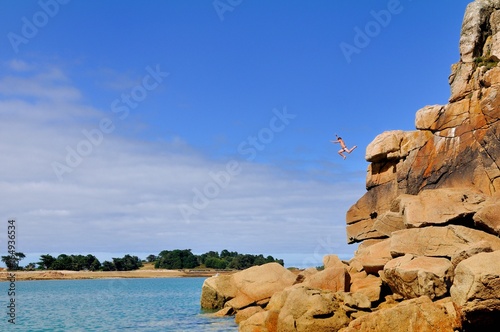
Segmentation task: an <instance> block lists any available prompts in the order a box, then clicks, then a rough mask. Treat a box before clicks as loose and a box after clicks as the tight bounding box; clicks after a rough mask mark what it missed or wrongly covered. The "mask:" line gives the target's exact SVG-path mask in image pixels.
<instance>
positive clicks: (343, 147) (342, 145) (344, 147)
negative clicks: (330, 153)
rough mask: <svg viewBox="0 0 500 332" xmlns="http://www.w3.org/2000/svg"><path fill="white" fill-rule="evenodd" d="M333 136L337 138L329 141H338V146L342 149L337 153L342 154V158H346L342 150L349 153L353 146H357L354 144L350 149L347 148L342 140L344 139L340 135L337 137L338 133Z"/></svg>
mask: <svg viewBox="0 0 500 332" xmlns="http://www.w3.org/2000/svg"><path fill="white" fill-rule="evenodd" d="M335 136H336V137H337V140H336V141H330V142H332V143H339V144H340V147H341V148H342V149H340V150H339V152H338V153H339V155H341V156H342V158H344V159H345V158H346V156H345V155H344V154H343V153H342V152H347V153H349V154H350V153H351V152H352V151H353V150H354V149H355V148H357V147H358V146H357V145H355V146H353V147H352V148H351V149H348V148H347V146H346V145H345V142H344V140H343V139H342V137H339V136H338V135H335Z"/></svg>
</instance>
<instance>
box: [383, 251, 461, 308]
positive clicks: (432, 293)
mask: <svg viewBox="0 0 500 332" xmlns="http://www.w3.org/2000/svg"><path fill="white" fill-rule="evenodd" d="M452 273H453V270H452V265H451V262H450V261H449V260H448V259H446V258H437V257H425V256H420V257H416V256H413V255H411V254H407V255H405V256H401V257H398V258H395V259H393V260H391V261H390V262H388V263H387V264H386V265H385V267H384V273H383V276H384V278H383V279H384V281H385V282H386V283H387V284H388V285H389V287H390V288H391V290H392V291H393V292H394V293H398V294H400V295H402V296H403V297H404V298H406V299H411V298H416V297H420V296H423V295H426V296H428V297H429V298H431V299H435V298H441V297H444V296H446V295H447V294H448V290H449V287H450V286H451V279H452Z"/></svg>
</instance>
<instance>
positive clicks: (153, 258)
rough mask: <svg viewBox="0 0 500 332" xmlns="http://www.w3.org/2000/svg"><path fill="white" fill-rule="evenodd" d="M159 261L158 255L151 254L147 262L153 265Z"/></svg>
mask: <svg viewBox="0 0 500 332" xmlns="http://www.w3.org/2000/svg"><path fill="white" fill-rule="evenodd" d="M157 259H158V257H157V256H156V255H153V254H151V255H149V256H148V257H146V261H147V262H148V263H153V262H155V261H156V260H157Z"/></svg>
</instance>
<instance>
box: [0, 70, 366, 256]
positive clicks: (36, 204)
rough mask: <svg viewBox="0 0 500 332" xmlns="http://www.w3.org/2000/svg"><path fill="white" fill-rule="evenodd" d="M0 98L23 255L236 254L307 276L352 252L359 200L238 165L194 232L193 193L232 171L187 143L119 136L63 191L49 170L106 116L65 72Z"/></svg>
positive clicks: (13, 82)
mask: <svg viewBox="0 0 500 332" xmlns="http://www.w3.org/2000/svg"><path fill="white" fill-rule="evenodd" d="M17 65H18V66H19V67H21V65H20V64H17ZM25 66H29V65H28V64H26V65H25ZM0 95H3V96H4V97H5V98H4V99H3V101H1V102H0V154H1V155H2V157H3V158H2V160H3V161H2V163H1V164H0V172H1V174H2V180H0V200H1V201H2V206H3V209H2V214H1V218H2V219H4V220H7V219H9V218H16V219H17V221H18V242H19V250H20V251H23V252H25V253H28V254H29V253H30V252H35V253H39V252H50V253H75V252H81V253H96V252H108V253H118V252H130V253H134V252H145V253H153V254H157V253H158V252H159V251H161V250H163V249H175V248H180V249H183V248H190V249H192V250H193V251H194V252H198V253H202V252H205V251H208V250H222V249H225V248H227V249H229V250H233V251H234V250H236V251H239V252H248V253H263V254H272V255H274V256H275V257H280V254H283V255H286V256H287V257H295V258H294V259H295V260H296V262H295V264H294V265H300V264H302V263H304V264H315V263H314V262H316V261H318V259H317V258H318V257H319V255H320V254H321V255H324V254H328V253H331V252H332V250H335V251H336V252H335V253H337V254H339V255H344V256H350V255H351V252H352V251H353V250H354V249H353V248H351V247H348V246H347V245H345V243H346V239H345V224H344V219H345V211H346V210H347V208H348V207H349V206H350V205H351V204H353V203H354V202H355V201H356V199H357V198H359V197H360V196H361V195H362V190H360V189H359V188H357V187H356V188H354V187H352V185H350V184H349V183H337V184H331V183H326V182H319V181H315V180H312V179H311V180H307V179H303V178H302V179H300V180H299V179H297V178H295V175H294V174H293V173H291V172H290V173H288V172H287V171H284V170H282V169H279V168H278V167H276V166H264V165H258V164H255V163H250V162H246V161H239V166H240V167H241V172H240V173H239V174H237V175H234V176H232V177H231V180H230V182H229V184H228V185H227V186H224V188H221V187H219V190H218V193H217V195H215V196H216V197H213V198H211V199H210V200H209V204H208V205H207V206H206V207H204V208H202V209H198V210H197V211H198V212H197V214H195V215H193V216H192V217H191V218H190V222H189V223H188V222H186V220H185V219H184V218H183V215H182V214H181V212H180V209H179V207H180V206H182V205H187V206H193V198H195V192H196V190H200V191H203V190H204V188H205V186H207V184H209V183H213V182H214V180H213V176H211V175H210V172H212V173H217V172H220V171H223V170H225V169H226V166H227V162H228V161H225V162H223V161H214V160H210V159H207V158H206V157H204V156H203V155H202V154H201V153H197V152H196V151H194V150H193V149H192V148H190V147H189V146H188V145H187V143H185V142H184V141H183V140H182V138H180V137H176V138H175V139H173V140H172V141H171V142H161V143H148V142H140V141H139V140H137V141H135V140H133V139H132V138H123V137H120V136H118V135H116V134H114V133H111V134H107V135H104V137H103V140H102V143H100V144H98V145H96V146H94V147H93V150H92V153H91V154H89V155H88V156H86V157H84V158H83V161H82V162H81V164H79V165H78V166H77V167H75V168H74V170H73V171H72V172H71V173H65V174H64V181H59V180H58V178H57V176H56V175H55V173H54V171H53V168H52V163H53V162H60V163H62V164H64V163H65V157H66V154H67V150H66V147H67V146H70V147H75V146H76V145H77V144H78V142H80V141H81V140H82V139H83V138H84V136H82V130H83V129H90V128H92V127H93V126H94V127H95V126H96V124H97V123H98V121H99V120H100V119H101V118H102V117H103V116H104V115H105V114H106V113H105V112H100V111H99V110H96V109H94V108H92V107H91V106H88V105H84V104H82V102H81V98H80V97H81V93H80V91H78V90H77V89H76V88H74V87H72V86H71V85H70V83H69V81H68V80H67V79H66V78H65V76H64V74H63V73H62V72H61V71H58V70H57V69H50V70H49V72H48V73H46V72H35V73H33V75H32V76H31V77H25V76H23V77H16V76H10V77H7V78H4V79H2V80H0ZM68 95H69V96H68ZM325 243H326V244H325ZM26 263H27V262H26ZM316 265H321V262H320V261H319V262H318V264H316Z"/></svg>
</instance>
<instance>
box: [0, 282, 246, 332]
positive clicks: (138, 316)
mask: <svg viewBox="0 0 500 332" xmlns="http://www.w3.org/2000/svg"><path fill="white" fill-rule="evenodd" d="M204 280H205V278H165V279H105V280H103V279H97V280H53V281H52V280H47V281H18V282H16V296H15V300H16V324H15V325H13V324H10V323H8V319H9V318H8V316H7V311H8V309H7V304H8V301H9V296H8V294H7V293H8V287H9V284H8V283H7V282H0V302H1V306H2V315H1V321H0V331H10V330H12V331H208V332H226V331H231V332H234V331H237V330H238V328H237V326H236V324H234V321H233V319H232V318H227V319H226V318H223V319H220V318H212V317H209V316H208V315H207V314H206V313H203V312H202V311H201V310H200V295H201V286H202V284H203V281H204Z"/></svg>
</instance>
